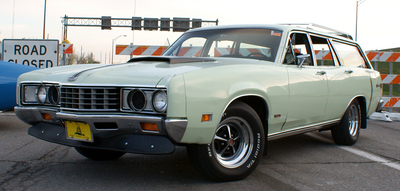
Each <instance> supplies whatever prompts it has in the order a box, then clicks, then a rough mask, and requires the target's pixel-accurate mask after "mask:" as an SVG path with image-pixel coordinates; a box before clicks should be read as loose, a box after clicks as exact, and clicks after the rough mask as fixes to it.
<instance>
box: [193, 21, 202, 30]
mask: <svg viewBox="0 0 400 191" xmlns="http://www.w3.org/2000/svg"><path fill="white" fill-rule="evenodd" d="M200 27H201V19H193V20H192V28H193V29H194V28H200Z"/></svg>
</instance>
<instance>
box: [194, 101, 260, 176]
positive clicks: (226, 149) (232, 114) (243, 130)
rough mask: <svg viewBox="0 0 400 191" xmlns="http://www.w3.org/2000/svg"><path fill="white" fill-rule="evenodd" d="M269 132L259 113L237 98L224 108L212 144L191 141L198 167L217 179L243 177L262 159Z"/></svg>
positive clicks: (200, 170) (201, 171)
mask: <svg viewBox="0 0 400 191" xmlns="http://www.w3.org/2000/svg"><path fill="white" fill-rule="evenodd" d="M264 146H265V134H264V129H263V125H262V123H261V120H260V118H259V116H258V114H257V113H256V112H255V111H254V109H253V108H252V107H250V106H249V105H247V104H245V103H243V102H240V101H235V102H233V103H232V104H231V105H230V106H229V107H228V108H227V109H226V110H225V112H224V114H223V116H222V118H221V121H220V123H219V124H218V126H217V128H216V130H215V133H214V136H213V137H212V140H211V143H210V144H203V145H196V144H190V145H187V152H188V155H189V157H190V160H191V161H192V163H193V165H194V167H195V168H196V169H197V170H198V171H199V172H200V173H202V174H203V175H204V176H205V177H207V178H209V179H211V180H213V181H233V180H241V179H243V178H245V177H247V176H248V175H250V174H251V173H252V172H253V171H254V170H255V169H256V167H257V165H258V163H259V162H260V160H261V158H262V157H260V156H262V153H263V151H264Z"/></svg>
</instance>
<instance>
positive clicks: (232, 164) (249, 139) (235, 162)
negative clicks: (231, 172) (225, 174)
mask: <svg viewBox="0 0 400 191" xmlns="http://www.w3.org/2000/svg"><path fill="white" fill-rule="evenodd" d="M253 145H254V140H253V132H252V130H251V128H250V125H249V124H248V123H247V122H246V121H245V120H244V119H242V118H240V117H230V118H227V119H225V120H224V121H222V122H221V123H220V126H219V127H218V128H217V130H216V132H215V135H214V139H213V142H212V152H213V154H214V155H215V156H217V157H216V158H217V161H218V162H219V163H220V164H221V165H222V166H224V167H225V168H236V167H238V166H241V165H242V164H243V163H244V162H246V161H247V159H248V158H249V156H250V153H251V151H252V150H253Z"/></svg>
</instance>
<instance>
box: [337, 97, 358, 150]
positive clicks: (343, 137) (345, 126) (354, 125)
mask: <svg viewBox="0 0 400 191" xmlns="http://www.w3.org/2000/svg"><path fill="white" fill-rule="evenodd" d="M360 127H361V107H360V103H359V102H358V100H356V99H355V100H353V101H352V102H351V104H350V105H349V107H348V108H347V110H346V112H345V113H344V115H343V117H342V119H341V121H340V123H339V124H338V125H337V126H335V127H333V128H332V129H331V134H332V138H333V140H334V141H335V143H336V144H338V145H353V144H354V143H356V142H357V140H358V137H359V135H360Z"/></svg>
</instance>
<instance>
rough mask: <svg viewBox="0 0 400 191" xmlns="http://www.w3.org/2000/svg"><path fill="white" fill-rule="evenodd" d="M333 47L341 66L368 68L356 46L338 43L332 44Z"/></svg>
mask: <svg viewBox="0 0 400 191" xmlns="http://www.w3.org/2000/svg"><path fill="white" fill-rule="evenodd" d="M333 46H334V47H335V50H336V53H337V55H338V57H339V61H340V64H341V65H342V66H356V67H362V68H367V67H368V66H367V64H366V63H365V60H364V58H363V57H362V55H361V54H360V50H359V49H358V47H357V46H354V45H350V44H345V43H340V42H333Z"/></svg>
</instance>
